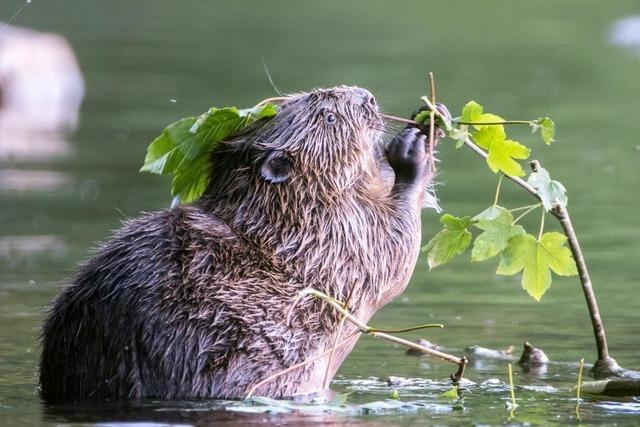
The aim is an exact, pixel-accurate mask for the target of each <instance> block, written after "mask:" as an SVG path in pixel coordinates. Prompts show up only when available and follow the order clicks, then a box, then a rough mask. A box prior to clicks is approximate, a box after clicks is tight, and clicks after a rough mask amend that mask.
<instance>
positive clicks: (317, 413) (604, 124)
mask: <svg viewBox="0 0 640 427" xmlns="http://www.w3.org/2000/svg"><path fill="white" fill-rule="evenodd" d="M23 4H24V1H22V0H3V2H2V4H0V19H4V20H7V19H9V17H11V16H12V15H13V14H14V13H15V12H16V11H17V10H18V9H19V8H20V7H22V5H23ZM634 5H635V2H632V1H620V2H616V3H615V4H605V3H604V2H595V1H592V2H583V1H566V2H562V3H556V2H551V1H544V2H535V3H529V2H524V1H519V2H513V1H511V2H506V1H504V2H502V1H500V2H491V3H486V2H483V3H479V2H472V1H458V2H447V3H446V4H445V3H441V4H427V3H425V2H419V1H415V2H402V3H398V4H393V5H392V4H390V3H387V2H382V1H376V2H366V3H365V2H350V3H347V4H343V3H342V2H323V3H322V4H320V3H311V2H309V3H306V4H304V6H303V5H301V4H300V3H299V2H293V1H288V2H279V3H277V4H267V3H266V2H264V3H263V2H259V1H251V2H246V1H245V2H233V3H222V2H220V4H218V3H212V2H205V1H182V2H169V1H154V2H128V1H124V0H122V1H110V2H99V1H94V0H92V1H79V0H68V1H65V2H62V1H48V2H34V3H31V4H29V6H28V7H26V8H25V9H24V10H23V11H22V12H21V13H20V15H19V16H18V17H17V18H16V19H15V20H14V24H15V25H25V26H31V27H34V28H37V29H40V30H46V31H54V32H58V33H62V34H64V35H65V36H66V37H67V38H68V39H69V40H70V42H71V43H72V45H73V46H74V48H75V50H76V54H77V56H78V58H79V61H80V66H81V68H82V70H83V72H84V76H85V80H86V88H87V95H86V98H85V102H84V105H83V110H82V114H81V123H80V128H79V130H78V132H77V133H76V134H75V135H74V136H73V137H72V138H71V141H70V142H69V143H68V148H70V150H69V151H68V152H65V153H66V154H65V153H63V154H62V155H60V156H56V155H55V150H53V151H54V152H49V155H47V156H45V158H44V159H42V158H40V159H38V158H37V157H38V156H37V154H38V152H39V150H38V149H36V150H35V151H34V153H33V154H34V156H33V158H27V159H25V160H22V161H20V162H13V161H12V162H8V161H4V162H3V163H2V164H1V169H2V170H1V172H2V174H3V175H2V179H1V180H0V206H1V209H0V424H2V425H34V424H45V423H54V422H59V423H72V424H73V423H78V424H81V423H85V422H105V423H106V422H116V421H124V420H128V421H140V422H143V421H149V422H150V421H154V422H157V423H161V422H165V421H171V422H174V423H180V422H181V423H185V424H189V423H192V424H207V423H211V422H214V421H215V422H218V423H221V424H224V423H227V424H230V425H231V424H237V423H239V422H242V423H246V424H251V423H255V424H258V423H264V422H268V423H275V422H281V423H288V424H291V425H299V424H302V423H309V424H319V423H327V424H332V423H343V422H349V423H370V424H373V425H376V424H379V425H389V424H390V425H409V424H420V423H423V424H439V425H456V424H458V425H469V424H471V423H476V424H503V423H506V422H509V418H508V417H509V413H508V411H506V410H505V409H504V402H505V400H507V399H508V396H509V393H508V390H507V388H506V386H505V381H506V380H507V369H506V365H505V364H504V363H502V362H491V361H477V362H474V363H471V364H470V366H469V369H468V372H467V377H468V378H469V379H470V380H471V381H473V382H474V384H471V385H469V386H468V388H469V391H470V393H469V394H467V396H466V397H465V400H464V402H463V403H462V404H459V403H456V402H452V401H447V400H442V399H439V398H438V396H439V394H440V393H442V392H443V391H445V390H446V389H447V388H448V382H447V381H446V378H447V377H448V375H449V374H450V373H452V372H453V371H454V367H453V366H451V365H448V364H445V363H443V362H440V361H437V360H433V359H429V358H425V357H422V358H416V357H410V356H406V355H405V354H404V350H403V349H401V348H395V347H394V346H391V345H389V344H387V343H383V342H379V341H375V340H373V339H371V338H368V337H364V338H362V339H361V340H360V342H359V344H358V346H357V348H356V349H355V351H354V352H353V353H352V354H351V356H350V357H349V359H348V360H347V362H346V363H345V365H344V366H343V367H342V369H341V370H340V372H339V375H338V377H337V378H336V381H335V382H334V384H333V385H332V388H333V389H334V390H336V391H339V392H342V391H346V392H352V394H351V395H350V396H349V400H348V402H347V406H346V408H337V409H336V408H328V409H327V408H325V407H322V406H317V405H316V406H315V407H312V408H310V407H309V406H303V407H299V408H298V409H297V410H295V411H291V410H290V408H283V407H282V405H280V407H273V408H268V409H270V411H271V412H272V413H248V412H247V407H248V406H247V405H246V404H245V405H244V407H242V406H240V407H238V405H239V404H238V403H234V404H233V405H235V406H234V407H235V408H236V410H234V411H229V410H223V409H222V408H223V407H224V406H225V405H228V404H229V403H225V402H218V403H215V402H170V403H167V402H143V403H136V404H132V405H127V406H122V405H107V404H105V405H90V406H88V407H87V406H78V405H74V406H71V407H68V408H47V407H44V406H43V405H42V403H41V402H40V400H39V398H38V396H37V393H36V391H35V389H36V378H37V377H36V374H35V366H36V361H37V356H38V352H39V349H38V345H37V334H38V325H39V324H40V321H41V319H42V314H43V309H44V307H45V306H46V305H47V304H48V303H49V302H50V301H51V299H52V298H53V297H54V296H55V295H56V294H57V292H58V290H59V286H60V285H61V283H62V282H63V280H64V278H65V277H67V276H69V275H70V274H71V273H72V271H73V270H74V266H75V265H76V263H77V262H78V261H79V260H82V259H84V258H86V256H87V251H88V249H89V248H90V247H92V246H93V245H94V244H95V242H97V241H99V240H101V239H103V238H104V237H105V236H106V235H107V234H108V231H109V230H110V229H113V228H117V227H118V226H119V222H120V220H121V219H123V218H125V217H131V216H135V215H137V214H138V213H139V212H140V211H142V210H146V211H149V210H154V209H160V208H164V207H166V206H167V205H168V204H169V202H170V197H169V194H168V182H167V181H166V180H164V179H160V178H157V177H155V176H148V175H143V174H139V173H138V172H137V170H138V168H139V167H140V164H141V161H142V159H143V157H144V152H145V149H146V145H147V143H148V142H149V141H150V140H151V139H152V138H153V137H154V136H155V135H156V134H157V133H158V132H159V130H160V129H161V128H162V127H163V126H164V125H166V124H167V123H169V122H171V121H173V120H175V119H176V118H178V117H182V116H185V115H191V114H194V113H199V112H202V111H204V110H206V109H207V108H208V107H209V106H211V105H216V106H221V105H239V106H249V105H252V104H254V103H255V102H256V101H258V100H260V99H263V98H266V97H269V96H273V95H274V90H273V89H272V88H271V86H270V85H269V82H268V78H267V76H266V75H265V73H264V70H263V66H262V62H263V61H264V62H265V63H266V64H267V66H268V68H269V70H270V73H271V74H272V76H273V79H274V82H275V83H276V85H277V86H278V87H279V88H280V89H281V90H283V91H286V92H289V91H296V90H304V89H309V88H312V87H315V86H328V85H334V84H341V83H345V84H358V85H361V86H365V87H367V88H369V89H371V90H372V91H373V92H374V94H375V95H376V97H377V99H378V102H379V103H380V104H381V105H382V106H383V108H384V109H385V110H386V111H388V112H391V113H397V114H402V115H404V114H407V113H408V112H409V111H411V110H413V109H414V108H415V107H416V106H417V105H418V103H419V100H418V97H419V96H420V95H422V94H424V93H425V91H426V88H425V86H426V84H425V74H426V72H427V71H433V72H435V74H436V77H437V85H438V97H439V100H441V101H443V102H446V103H447V104H448V105H449V106H450V108H451V109H452V111H457V110H458V109H459V108H460V106H461V105H463V103H464V102H466V101H467V100H469V99H476V100H477V101H479V102H480V103H482V104H484V105H486V106H487V108H489V109H490V110H491V111H494V112H496V113H499V114H503V115H506V116H509V117H510V118H514V119H519V118H529V117H532V118H536V117H538V116H541V115H549V116H551V117H553V118H554V119H555V120H556V123H557V125H558V137H557V140H558V144H557V145H556V146H555V147H552V148H546V147H541V146H540V145H538V144H536V145H534V147H533V148H534V152H535V153H536V158H538V159H540V160H541V161H542V163H543V165H545V166H546V167H547V168H548V169H549V170H550V171H551V172H552V174H553V175H554V177H555V178H557V179H559V180H561V181H562V182H563V183H564V184H565V186H566V187H567V188H568V190H569V198H570V202H569V203H570V204H569V206H570V210H571V213H572V216H573V221H574V225H575V227H576V230H577V232H578V235H579V237H580V238H581V241H582V245H583V248H584V252H585V256H586V258H587V261H588V263H589V266H590V270H591V274H592V276H593V277H592V278H593V281H594V284H595V287H596V292H597V295H598V299H599V302H600V305H601V310H602V314H603V317H604V320H605V324H606V327H607V332H608V338H609V343H610V350H611V352H612V354H613V356H614V357H615V358H616V359H617V360H618V362H619V363H620V364H622V365H623V366H625V367H628V368H636V369H638V368H640V351H639V350H640V333H639V330H638V326H637V325H638V298H637V296H636V292H637V290H636V287H637V282H638V279H639V278H640V267H639V266H638V262H637V260H638V258H639V257H640V250H639V249H638V244H637V242H638V239H640V229H639V227H638V222H637V212H638V209H640V199H639V198H638V190H640V179H639V175H638V169H637V164H638V162H639V161H640V146H639V145H638V142H637V134H638V124H637V120H636V119H635V117H636V115H637V114H638V101H637V100H638V99H640V85H639V84H638V80H637V75H638V73H639V72H640V61H639V60H638V58H637V57H635V56H634V55H633V54H631V53H630V52H627V51H624V50H621V49H619V48H614V47H612V46H611V45H610V44H609V42H608V40H607V37H608V28H609V26H610V25H611V23H612V22H614V21H615V20H616V19H619V18H622V17H624V16H626V15H631V14H634V13H637V10H634ZM527 134H528V132H527V131H526V130H523V131H521V132H518V131H515V135H517V136H518V137H521V139H522V141H523V142H525V143H527V144H529V143H531V144H535V142H534V139H527V138H528V135H527ZM535 141H537V140H535ZM57 147H64V146H60V145H57ZM36 148H37V147H36ZM40 157H42V156H40ZM440 157H441V159H442V163H441V175H440V178H439V179H440V181H441V182H442V186H441V187H440V188H439V190H440V192H439V194H440V198H441V202H442V205H443V207H444V208H445V210H447V211H449V212H452V213H455V214H466V213H468V214H473V213H477V212H479V211H481V210H482V209H484V208H485V207H486V205H488V204H489V203H490V202H491V199H492V194H491V193H492V191H493V188H494V186H495V177H494V176H492V175H491V174H490V173H489V172H487V171H486V169H485V168H484V166H482V164H481V163H480V162H479V161H478V160H477V159H476V158H475V157H474V156H473V154H472V153H467V152H464V151H455V150H453V148H452V147H450V146H443V147H442V149H441V153H440ZM503 187H505V191H504V195H503V198H504V201H505V202H504V203H508V204H509V205H510V206H514V207H515V206H518V205H524V204H528V203H530V201H529V200H528V198H527V197H526V195H524V194H521V192H520V191H519V190H518V189H516V188H514V187H513V186H510V185H506V184H505V185H504V186H503ZM537 221H538V218H537V215H536V218H532V219H531V222H526V223H525V224H526V225H528V226H529V227H531V228H532V229H535V227H536V226H537ZM549 223H550V225H549V229H554V228H556V226H555V224H553V222H552V221H549ZM424 224H425V231H424V233H425V239H426V238H428V237H430V236H431V235H432V234H433V233H434V231H435V229H436V227H437V216H436V215H435V214H434V213H432V212H428V211H427V212H425V216H424ZM494 269H495V263H490V262H489V263H486V264H473V265H472V264H470V263H468V261H467V260H465V259H459V260H456V261H455V262H453V263H451V264H449V265H446V266H444V267H441V268H438V269H436V270H434V271H432V272H428V271H427V268H426V263H425V262H424V259H421V261H420V263H419V264H418V266H417V268H416V273H415V274H414V277H413V281H412V284H411V286H410V288H409V289H408V291H407V292H406V293H405V294H404V295H402V296H401V297H400V298H398V299H397V300H396V301H394V302H393V303H392V304H390V305H389V306H387V307H385V308H384V309H383V310H381V311H380V312H379V313H378V314H377V315H376V317H375V318H374V320H373V322H372V323H373V324H374V325H380V326H386V327H402V326H408V325H413V324H418V323H423V322H441V323H444V324H445V325H446V327H445V328H444V329H442V330H435V331H428V332H422V333H421V332H416V333H412V334H407V336H408V337H409V338H411V339H415V338H418V337H425V338H427V339H429V340H431V341H435V342H438V343H439V344H442V345H444V346H446V347H447V349H449V350H450V351H452V352H454V353H460V352H461V351H462V349H464V348H465V347H466V346H468V345H471V344H479V345H482V346H485V347H492V348H506V347H508V346H509V345H516V346H518V347H519V346H520V345H521V342H522V341H523V340H525V339H526V340H529V341H531V342H533V343H534V344H536V345H537V346H539V347H542V348H544V349H545V350H546V351H547V353H548V355H549V356H550V358H551V359H553V360H555V361H558V362H564V363H565V364H558V365H553V366H552V367H550V369H549V371H548V372H547V373H546V374H544V375H542V376H533V375H527V374H524V373H522V372H520V371H516V373H515V382H516V385H517V389H516V397H517V398H518V403H519V404H520V407H519V408H518V409H517V411H516V413H515V418H513V419H512V420H511V422H513V423H516V424H526V423H530V424H539V425H545V424H551V423H556V424H561V425H562V424H569V423H571V424H578V423H582V424H585V425H588V424H597V423H602V422H606V423H617V424H619V425H624V424H637V422H638V421H637V420H638V419H640V418H638V417H639V416H640V404H639V403H638V402H636V401H633V400H624V401H613V400H596V399H591V398H589V399H587V400H585V401H584V402H583V403H582V405H581V407H580V418H581V420H582V421H579V420H578V419H577V416H576V414H575V399H574V396H573V395H572V393H571V392H570V391H569V390H570V388H571V387H572V386H573V385H574V384H575V382H576V375H577V368H576V366H575V365H571V364H570V363H575V362H577V361H578V360H580V358H582V357H584V358H585V359H586V360H587V361H594V360H595V349H594V344H593V337H592V335H591V331H590V323H589V320H588V317H587V314H586V308H585V304H584V301H583V299H582V296H581V294H580V291H579V286H578V281H577V279H576V278H558V279H555V280H554V283H553V286H552V288H551V290H550V291H549V292H548V294H547V295H545V297H544V298H543V300H542V302H540V303H535V302H534V301H533V300H532V299H531V298H529V297H528V296H527V295H526V294H525V293H524V292H523V291H522V290H521V289H520V286H519V283H518V279H517V278H512V277H507V278H505V277H499V276H495V275H494V274H493V271H494ZM389 376H396V377H399V378H401V379H404V380H402V381H400V383H399V384H397V385H394V386H390V385H388V384H387V381H386V379H385V378H387V377H389ZM491 379H498V380H500V382H497V383H496V384H497V385H492V382H490V383H488V384H487V383H485V384H484V385H483V382H484V381H486V380H491ZM394 389H395V390H397V391H398V393H399V397H400V400H401V401H402V402H404V403H406V404H405V405H404V406H399V405H397V404H394V403H393V401H391V399H390V397H391V394H392V392H393V390H394ZM381 402H382V403H381ZM252 408H254V409H250V410H253V411H254V412H255V411H262V410H264V405H258V404H256V405H254V406H253V407H252ZM255 408H257V409H255ZM238 409H240V410H242V411H241V412H238V411H237V410H238ZM274 412H286V413H282V414H276V413H274Z"/></svg>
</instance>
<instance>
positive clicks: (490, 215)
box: [472, 205, 505, 221]
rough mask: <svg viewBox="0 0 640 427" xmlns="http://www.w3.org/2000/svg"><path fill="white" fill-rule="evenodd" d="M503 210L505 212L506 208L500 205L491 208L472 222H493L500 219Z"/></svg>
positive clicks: (475, 217)
mask: <svg viewBox="0 0 640 427" xmlns="http://www.w3.org/2000/svg"><path fill="white" fill-rule="evenodd" d="M503 210H505V208H503V207H502V206H498V205H493V206H489V207H488V208H487V209H485V210H483V211H482V212H480V213H479V214H478V215H476V216H474V217H473V218H472V220H473V221H480V220H487V221H492V220H494V219H496V218H498V217H499V216H500V215H501V214H502V211H503Z"/></svg>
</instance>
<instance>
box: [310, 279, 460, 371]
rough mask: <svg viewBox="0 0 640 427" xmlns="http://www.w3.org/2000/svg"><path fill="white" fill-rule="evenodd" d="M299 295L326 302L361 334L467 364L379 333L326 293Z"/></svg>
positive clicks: (448, 355) (445, 354)
mask: <svg viewBox="0 0 640 427" xmlns="http://www.w3.org/2000/svg"><path fill="white" fill-rule="evenodd" d="M299 295H301V296H305V295H311V296H313V297H316V298H318V299H320V300H322V301H324V302H326V303H327V304H329V305H330V306H332V307H333V308H334V309H335V310H336V311H337V312H338V313H340V314H342V315H343V316H344V317H345V318H346V319H347V320H348V321H349V322H351V323H352V324H354V325H355V326H356V327H357V328H358V329H359V330H360V332H362V333H365V334H367V335H371V336H372V337H376V338H380V339H383V340H385V341H390V342H392V343H395V344H400V345H403V346H405V347H409V348H412V349H414V350H418V351H421V352H423V353H427V354H430V355H432V356H435V357H438V358H440V359H442V360H446V361H447V362H451V363H455V364H456V365H458V366H460V365H463V364H466V359H465V358H464V357H463V358H459V357H456V356H452V355H450V354H447V353H443V352H441V351H438V350H434V349H431V348H428V347H425V346H422V345H420V344H417V343H414V342H411V341H408V340H405V339H403V338H399V337H396V336H394V335H390V334H387V333H384V332H378V331H377V330H376V329H375V328H372V327H371V326H369V325H367V324H365V323H363V322H361V321H360V320H358V319H357V318H356V317H354V316H353V315H352V314H351V313H349V312H348V311H347V310H345V309H344V307H343V306H342V304H340V303H338V302H336V300H335V299H333V298H331V297H330V296H328V295H326V294H324V293H322V292H320V291H317V290H315V289H310V288H307V289H303V290H302V291H300V293H299Z"/></svg>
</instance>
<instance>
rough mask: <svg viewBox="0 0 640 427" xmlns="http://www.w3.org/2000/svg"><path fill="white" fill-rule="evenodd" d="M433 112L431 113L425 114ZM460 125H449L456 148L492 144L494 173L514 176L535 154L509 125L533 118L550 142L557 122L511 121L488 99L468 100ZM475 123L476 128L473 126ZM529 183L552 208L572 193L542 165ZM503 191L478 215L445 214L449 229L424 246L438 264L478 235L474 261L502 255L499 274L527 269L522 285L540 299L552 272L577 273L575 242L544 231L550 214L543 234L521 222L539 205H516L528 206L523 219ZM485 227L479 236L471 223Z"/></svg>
mask: <svg viewBox="0 0 640 427" xmlns="http://www.w3.org/2000/svg"><path fill="white" fill-rule="evenodd" d="M425 117H426V118H428V114H427V116H425ZM454 121H455V122H457V123H458V125H457V126H455V127H453V128H452V129H451V130H449V132H448V135H449V137H451V138H452V139H454V140H455V141H456V148H457V147H460V146H461V145H462V144H464V143H465V141H466V140H467V139H469V140H471V142H474V143H475V144H476V145H477V146H478V147H480V148H482V149H484V150H486V154H487V165H488V166H489V168H490V169H491V170H492V171H493V172H494V173H503V174H504V175H508V176H517V177H520V176H524V175H525V172H524V169H523V168H522V165H521V164H520V163H519V162H518V160H522V159H526V158H528V157H529V154H530V150H529V148H527V147H525V146H524V145H522V144H520V143H519V142H517V141H514V140H511V139H508V138H507V132H506V130H505V125H507V124H528V125H530V126H531V127H532V128H533V131H534V132H535V131H538V130H539V131H540V133H541V135H542V140H543V142H544V143H545V144H547V145H549V144H551V143H552V142H554V137H555V124H554V123H553V121H552V120H551V119H550V118H548V117H542V118H539V119H538V120H532V121H529V120H517V121H508V120H504V119H503V118H502V117H500V116H497V115H495V114H491V113H485V112H484V108H483V107H482V105H480V104H478V103H477V102H475V101H470V102H468V103H467V104H466V105H465V106H464V107H463V108H462V113H461V115H460V117H459V118H457V119H455V120H454ZM470 129H471V130H470ZM528 183H529V184H530V185H531V186H532V187H533V188H534V189H535V190H536V192H537V194H538V196H539V197H540V199H541V201H542V206H543V207H544V209H545V210H546V211H549V210H550V209H551V208H552V204H553V203H555V201H559V202H560V203H561V204H562V205H563V206H566V203H567V195H566V190H565V188H564V186H563V185H562V184H561V183H560V182H558V181H554V180H552V179H551V177H550V176H549V173H548V172H547V171H546V170H545V169H544V168H539V170H538V171H537V172H534V173H532V174H531V175H530V176H529V178H528ZM499 190H500V184H498V194H496V198H495V200H496V201H495V203H494V205H492V206H491V207H489V208H487V209H485V210H484V211H482V212H481V213H479V214H478V215H476V216H474V217H473V218H469V217H468V216H467V217H462V218H458V217H454V216H452V215H449V214H445V215H443V216H442V218H441V219H440V221H441V222H442V223H443V224H444V226H445V227H444V229H442V230H440V231H439V232H438V233H437V234H436V235H435V236H434V237H433V238H432V239H431V241H429V243H428V244H427V245H426V246H425V247H424V248H423V250H424V251H427V252H428V253H427V260H428V262H429V268H434V267H437V266H439V265H442V264H444V263H446V262H449V261H450V260H452V259H453V258H454V257H455V256H456V255H460V254H462V253H463V252H464V251H465V250H466V249H467V248H468V247H469V245H470V244H471V242H472V241H473V245H472V249H471V261H473V262H480V261H486V260H488V259H491V258H494V257H496V256H500V261H499V264H498V269H497V274H502V275H513V274H517V273H520V272H522V287H523V288H524V289H525V290H526V291H527V292H528V293H529V295H531V296H532V297H533V298H534V299H536V300H538V301H539V300H540V298H541V297H542V295H544V293H545V292H546V290H547V289H548V288H549V286H550V285H551V272H552V271H553V272H555V273H556V274H559V275H561V276H570V275H575V274H577V271H576V265H575V261H574V260H573V257H572V255H571V252H570V250H569V248H567V247H566V246H565V244H566V241H567V238H566V236H564V235H562V234H560V233H555V232H551V233H544V234H542V232H543V226H544V218H543V222H542V224H541V229H540V237H539V239H538V238H536V237H535V236H533V235H531V234H527V232H526V230H525V229H524V228H523V227H522V226H521V225H519V224H517V222H518V221H519V220H520V218H522V217H523V216H524V215H526V214H528V213H529V212H531V211H532V210H533V209H535V208H536V207H537V206H536V205H532V206H524V207H522V208H516V209H514V211H515V210H526V211H525V212H524V214H522V215H521V216H520V217H518V218H517V219H514V217H513V214H512V212H511V211H509V210H508V209H506V208H504V207H502V206H498V205H497V201H498V195H499ZM472 227H475V228H477V229H479V230H480V231H481V232H480V233H479V234H478V235H477V236H476V237H475V240H474V237H473V234H472V232H471V228H472Z"/></svg>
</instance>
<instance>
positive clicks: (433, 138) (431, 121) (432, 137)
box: [429, 72, 436, 173]
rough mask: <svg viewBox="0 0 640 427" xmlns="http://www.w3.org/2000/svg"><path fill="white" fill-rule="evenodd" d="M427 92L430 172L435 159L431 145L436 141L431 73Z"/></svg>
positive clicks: (434, 89) (434, 101)
mask: <svg viewBox="0 0 640 427" xmlns="http://www.w3.org/2000/svg"><path fill="white" fill-rule="evenodd" d="M429 92H430V93H431V104H432V106H433V108H432V109H431V114H429V163H430V168H431V173H435V172H436V161H435V159H434V158H433V146H434V144H435V141H436V133H435V132H436V109H435V105H436V84H435V81H434V78H433V73H431V72H430V73H429Z"/></svg>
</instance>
